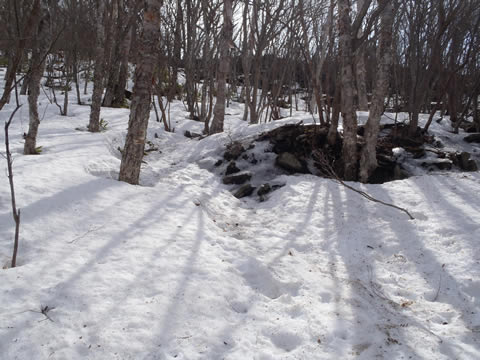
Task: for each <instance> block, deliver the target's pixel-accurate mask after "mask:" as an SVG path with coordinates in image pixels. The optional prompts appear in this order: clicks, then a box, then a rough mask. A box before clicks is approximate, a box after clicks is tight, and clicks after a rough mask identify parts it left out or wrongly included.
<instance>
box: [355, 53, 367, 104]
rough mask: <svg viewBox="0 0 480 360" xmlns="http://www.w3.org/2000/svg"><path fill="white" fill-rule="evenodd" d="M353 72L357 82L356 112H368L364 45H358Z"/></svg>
mask: <svg viewBox="0 0 480 360" xmlns="http://www.w3.org/2000/svg"><path fill="white" fill-rule="evenodd" d="M355 59H356V62H355V70H356V80H357V94H358V110H360V111H368V97H367V68H366V64H365V44H362V45H360V47H359V48H358V50H357V54H356V56H355Z"/></svg>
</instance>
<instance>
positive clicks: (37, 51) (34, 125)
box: [23, 2, 50, 155]
mask: <svg viewBox="0 0 480 360" xmlns="http://www.w3.org/2000/svg"><path fill="white" fill-rule="evenodd" d="M37 31H38V32H37V36H36V39H35V40H36V41H35V44H36V45H37V46H36V47H34V48H33V50H32V61H31V72H30V85H29V88H30V89H29V94H28V106H29V116H30V122H29V126H28V133H27V137H26V138H25V145H24V148H23V153H24V154H25V155H35V154H37V151H36V142H37V133H38V127H39V125H40V118H39V116H38V96H39V94H40V81H41V80H42V76H43V72H44V69H45V55H46V52H47V51H48V48H49V45H50V14H49V12H48V8H47V7H46V6H45V5H44V3H43V2H42V19H41V20H40V22H39V24H38V30H37Z"/></svg>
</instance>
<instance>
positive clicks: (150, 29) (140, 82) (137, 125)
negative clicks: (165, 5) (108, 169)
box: [119, 0, 162, 185]
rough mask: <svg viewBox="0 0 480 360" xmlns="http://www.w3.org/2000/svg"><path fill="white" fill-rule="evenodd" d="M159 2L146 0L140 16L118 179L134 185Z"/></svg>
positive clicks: (149, 92)
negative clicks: (126, 125) (137, 44)
mask: <svg viewBox="0 0 480 360" xmlns="http://www.w3.org/2000/svg"><path fill="white" fill-rule="evenodd" d="M161 6H162V1H161V0H147V1H146V5H145V9H144V14H143V32H142V35H141V38H140V45H139V49H138V59H137V67H136V69H135V85H134V87H133V94H132V104H131V107H130V119H129V121H128V132H127V138H126V141H125V148H124V150H123V154H122V162H121V165H120V175H119V180H120V181H125V182H127V183H129V184H133V185H137V184H138V180H139V177H140V167H141V165H142V158H143V154H144V150H145V140H146V136H147V127H148V120H149V117H150V103H151V98H152V82H153V76H154V70H155V65H156V63H157V52H158V51H157V50H158V47H159V39H160V8H161Z"/></svg>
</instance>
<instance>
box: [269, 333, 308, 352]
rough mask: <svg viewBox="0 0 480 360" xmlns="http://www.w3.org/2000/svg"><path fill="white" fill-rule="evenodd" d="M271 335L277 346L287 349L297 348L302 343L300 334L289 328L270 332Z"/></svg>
mask: <svg viewBox="0 0 480 360" xmlns="http://www.w3.org/2000/svg"><path fill="white" fill-rule="evenodd" d="M269 337H270V340H271V341H272V343H273V344H274V345H275V346H276V347H278V348H280V349H282V350H285V351H292V350H295V349H296V348H297V347H299V346H300V345H301V344H302V338H301V337H300V336H299V335H297V334H295V333H293V332H290V331H287V330H280V331H278V332H276V333H273V334H270V336H269Z"/></svg>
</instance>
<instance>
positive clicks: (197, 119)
mask: <svg viewBox="0 0 480 360" xmlns="http://www.w3.org/2000/svg"><path fill="white" fill-rule="evenodd" d="M190 119H192V120H193V121H201V120H200V118H199V117H198V116H197V115H193V116H191V117H190Z"/></svg>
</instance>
